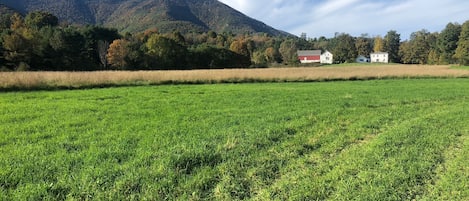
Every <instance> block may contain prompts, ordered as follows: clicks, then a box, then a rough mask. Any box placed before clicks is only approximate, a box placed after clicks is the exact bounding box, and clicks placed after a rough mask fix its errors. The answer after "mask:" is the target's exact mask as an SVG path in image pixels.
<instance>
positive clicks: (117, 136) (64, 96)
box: [0, 68, 469, 200]
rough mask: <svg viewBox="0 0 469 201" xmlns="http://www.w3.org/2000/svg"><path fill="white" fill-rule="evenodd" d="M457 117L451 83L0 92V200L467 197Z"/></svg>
mask: <svg viewBox="0 0 469 201" xmlns="http://www.w3.org/2000/svg"><path fill="white" fill-rule="evenodd" d="M338 69H340V68H338ZM305 70H306V69H305ZM341 71H344V70H341ZM461 72H464V71H461ZM403 75H407V74H403ZM305 76H308V75H305ZM375 76H376V75H375ZM440 76H441V75H440ZM306 78H308V77H306ZM184 79H186V78H184ZM308 79H309V78H308ZM468 119H469V79H458V78H451V79H449V78H448V79H441V78H440V79H429V78H427V79H391V80H365V81H337V82H312V83H251V84H217V85H183V84H181V85H161V86H134V87H118V88H104V89H82V90H62V91H32V92H5V93H0V125H1V126H0V134H1V135H2V136H1V137H0V200H414V199H415V200H468V199H469V190H468V189H469V168H468V166H467V161H469V124H468V123H467V120H468Z"/></svg>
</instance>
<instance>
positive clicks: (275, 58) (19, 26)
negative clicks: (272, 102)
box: [0, 9, 469, 71]
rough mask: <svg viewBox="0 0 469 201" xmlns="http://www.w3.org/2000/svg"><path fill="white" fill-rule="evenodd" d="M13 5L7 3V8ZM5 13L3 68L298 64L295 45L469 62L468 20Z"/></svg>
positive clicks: (350, 57) (347, 58)
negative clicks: (264, 22)
mask: <svg viewBox="0 0 469 201" xmlns="http://www.w3.org/2000/svg"><path fill="white" fill-rule="evenodd" d="M7 10H8V9H7ZM8 11H9V12H5V13H1V14H0V70H1V71H13V70H14V71H24V70H34V71H51V70H53V71H84V70H85V71H90V70H176V69H178V70H180V69H201V68H203V69H213V68H248V67H270V66H284V65H289V66H298V65H299V60H298V58H297V50H310V49H318V50H323V51H324V50H328V51H330V52H331V53H332V54H334V62H335V63H348V62H354V61H355V58H356V57H357V56H358V55H365V56H366V55H369V54H370V52H388V53H389V59H390V61H391V62H392V63H404V64H461V65H469V51H468V50H469V48H468V47H469V21H467V22H465V23H464V24H462V25H460V24H457V23H449V24H448V25H447V27H446V28H445V29H444V30H442V31H441V32H434V33H430V32H428V31H426V30H420V31H416V32H414V33H412V35H411V36H410V38H409V40H405V41H401V38H400V34H399V33H397V32H396V31H393V30H391V31H388V32H387V34H386V35H385V36H384V37H380V36H377V37H369V36H368V35H361V36H359V37H355V36H351V35H349V34H347V33H341V34H337V35H336V36H335V37H333V38H326V37H320V38H307V37H306V36H304V37H291V36H272V35H268V34H265V33H253V34H233V33H227V32H222V33H220V32H218V33H217V32H215V31H207V32H186V33H184V32H180V31H178V30H174V31H172V32H166V33H165V32H161V31H160V30H159V29H156V28H153V29H147V30H145V31H142V32H138V33H128V32H127V33H122V32H119V31H118V30H117V29H114V28H106V27H102V26H95V25H87V26H73V25H72V26H70V25H66V24H60V23H59V20H58V18H57V17H56V16H54V15H52V14H50V13H47V12H31V13H28V14H27V15H26V16H22V15H20V14H11V13H12V12H10V10H8Z"/></svg>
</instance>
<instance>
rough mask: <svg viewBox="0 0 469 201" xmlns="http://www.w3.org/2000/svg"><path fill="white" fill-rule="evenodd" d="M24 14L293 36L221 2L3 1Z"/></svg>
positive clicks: (137, 27)
mask: <svg viewBox="0 0 469 201" xmlns="http://www.w3.org/2000/svg"><path fill="white" fill-rule="evenodd" d="M0 4H4V5H6V6H8V7H10V8H12V9H15V10H17V11H18V12H20V13H23V14H26V13H28V12H31V11H47V12H50V13H51V14H54V15H55V16H57V17H58V18H59V20H60V21H61V22H66V23H71V24H94V25H103V26H106V27H113V28H117V29H118V30H119V31H122V32H141V31H144V30H147V29H154V28H156V29H157V30H159V31H160V32H163V33H164V32H171V31H174V30H177V31H181V32H188V31H200V32H201V31H208V30H212V31H216V32H230V33H233V34H242V33H267V34H269V35H273V36H286V35H290V34H289V33H287V32H284V31H280V30H276V29H274V28H272V27H270V26H268V25H266V24H264V23H262V22H260V21H258V20H255V19H252V18H250V17H248V16H246V15H244V14H242V13H241V12H239V11H237V10H235V9H233V8H231V7H229V6H227V5H225V4H223V3H221V2H219V1H218V0H0Z"/></svg>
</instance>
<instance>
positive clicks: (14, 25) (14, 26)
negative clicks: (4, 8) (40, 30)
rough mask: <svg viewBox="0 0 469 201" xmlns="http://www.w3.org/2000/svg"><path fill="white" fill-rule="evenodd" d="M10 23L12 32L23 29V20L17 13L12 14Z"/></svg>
mask: <svg viewBox="0 0 469 201" xmlns="http://www.w3.org/2000/svg"><path fill="white" fill-rule="evenodd" d="M10 21H11V26H10V29H11V30H13V31H16V30H18V29H20V28H23V27H24V19H23V17H22V16H21V15H20V14H18V13H15V14H13V15H12V16H11V18H10Z"/></svg>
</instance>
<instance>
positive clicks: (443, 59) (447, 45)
mask: <svg viewBox="0 0 469 201" xmlns="http://www.w3.org/2000/svg"><path fill="white" fill-rule="evenodd" d="M460 34H461V25H459V24H453V23H448V24H447V25H446V27H445V29H443V31H441V33H440V35H439V36H438V39H437V47H438V53H439V55H440V58H439V63H440V64H450V63H455V62H456V60H455V59H454V58H453V56H454V54H455V53H456V48H458V41H459V35H460Z"/></svg>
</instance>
